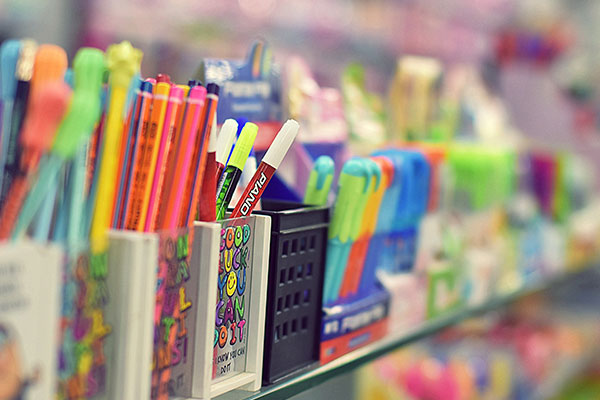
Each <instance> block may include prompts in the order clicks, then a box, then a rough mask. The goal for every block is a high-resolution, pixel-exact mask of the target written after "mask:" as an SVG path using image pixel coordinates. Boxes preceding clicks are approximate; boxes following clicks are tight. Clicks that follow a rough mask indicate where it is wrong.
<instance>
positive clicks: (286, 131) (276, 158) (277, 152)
mask: <svg viewBox="0 0 600 400" xmlns="http://www.w3.org/2000/svg"><path fill="white" fill-rule="evenodd" d="M299 128H300V126H299V125H298V123H297V122H296V121H294V120H293V119H290V120H288V121H287V122H286V123H285V124H283V126H282V127H281V130H280V131H279V133H278V134H277V136H276V137H275V140H273V143H271V147H269V150H267V153H266V154H265V156H264V157H263V159H262V161H261V162H260V165H259V166H258V168H257V169H256V172H255V173H254V176H252V179H251V180H250V182H249V183H248V186H246V189H245V190H244V193H243V194H242V197H240V200H239V201H238V203H237V204H236V206H235V209H234V210H233V213H232V214H231V216H230V217H229V218H238V217H243V216H246V215H250V213H251V212H252V210H254V207H256V204H257V203H258V200H259V199H260V196H262V194H263V192H264V191H265V188H266V187H267V184H268V183H269V181H270V180H271V178H272V177H273V174H274V173H275V171H276V170H277V168H278V167H279V164H281V161H282V160H283V157H285V155H286V154H287V152H288V150H289V149H290V147H291V146H292V143H294V139H296V135H297V134H298V129H299Z"/></svg>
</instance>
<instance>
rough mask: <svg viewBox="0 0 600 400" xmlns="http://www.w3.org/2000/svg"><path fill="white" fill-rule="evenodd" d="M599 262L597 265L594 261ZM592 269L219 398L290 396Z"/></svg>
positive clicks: (452, 314)
mask: <svg viewBox="0 0 600 400" xmlns="http://www.w3.org/2000/svg"><path fill="white" fill-rule="evenodd" d="M594 265H595V264H594ZM587 269H588V268H580V269H578V270H577V271H573V272H568V273H563V274H561V275H558V276H556V277H553V278H550V279H546V280H544V281H538V282H535V283H531V284H529V285H526V286H525V287H523V288H521V289H519V290H517V291H514V292H512V293H509V294H505V295H498V296H496V297H494V298H492V299H491V300H489V301H487V302H485V303H483V304H481V305H477V306H474V307H466V308H463V309H461V310H457V311H453V312H450V313H448V314H446V315H443V316H441V317H438V318H435V319H433V320H429V321H427V322H425V323H424V324H423V325H421V326H420V327H419V328H418V329H416V330H415V331H413V332H410V333H404V334H402V335H390V336H387V337H386V338H384V339H382V340H380V341H378V342H376V343H372V344H370V345H367V346H365V347H362V348H360V349H357V350H355V351H353V352H351V353H348V354H346V355H344V356H342V357H340V358H338V359H336V360H334V361H332V362H330V363H328V364H326V365H323V366H321V367H318V368H316V369H314V370H311V371H310V372H307V373H304V374H302V375H300V376H296V377H294V378H291V379H288V380H284V381H282V382H281V383H277V384H274V385H270V386H266V387H263V388H262V389H261V390H259V391H257V392H252V393H249V392H245V391H242V390H234V391H232V392H229V393H226V394H223V395H221V396H218V397H216V398H215V399H217V400H234V399H235V400H239V399H248V400H254V399H287V398H289V397H291V396H294V395H296V394H298V393H301V392H303V391H305V390H308V389H310V388H313V387H315V386H317V385H319V384H321V383H323V382H325V381H327V380H329V379H331V378H334V377H336V376H338V375H342V374H344V373H347V372H350V371H352V370H354V369H357V368H359V367H361V366H363V365H365V364H367V363H369V362H371V361H373V360H375V359H376V358H379V357H381V356H383V355H385V354H387V353H390V352H392V351H394V350H396V349H399V348H401V347H402V346H406V345H408V344H410V343H413V342H416V341H418V340H419V339H423V338H425V337H428V336H430V335H433V334H435V333H437V332H439V331H441V330H442V329H444V328H446V327H449V326H452V325H455V324H458V323H460V322H462V321H464V320H466V319H469V318H471V317H474V316H477V315H481V314H485V313H488V312H491V311H495V310H497V309H499V308H501V307H502V306H504V305H507V304H509V303H511V302H513V301H515V300H518V299H520V298H523V297H526V296H528V295H530V294H534V293H537V292H540V291H543V290H547V289H549V288H551V287H553V286H555V285H560V284H561V283H563V282H565V281H567V280H569V279H571V278H573V277H574V276H576V275H579V274H580V273H581V272H582V271H584V270H587Z"/></svg>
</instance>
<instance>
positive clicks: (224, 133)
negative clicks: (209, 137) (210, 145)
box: [215, 118, 238, 182]
mask: <svg viewBox="0 0 600 400" xmlns="http://www.w3.org/2000/svg"><path fill="white" fill-rule="evenodd" d="M237 128H238V123H237V122H236V120H234V119H231V118H230V119H227V120H225V122H223V126H222V127H221V131H220V132H219V137H218V138H217V154H216V162H217V168H216V171H215V174H216V175H215V177H216V181H217V182H218V181H219V179H220V178H221V174H222V173H223V170H224V169H225V164H227V157H229V153H231V148H232V147H233V142H234V141H235V136H236V132H237Z"/></svg>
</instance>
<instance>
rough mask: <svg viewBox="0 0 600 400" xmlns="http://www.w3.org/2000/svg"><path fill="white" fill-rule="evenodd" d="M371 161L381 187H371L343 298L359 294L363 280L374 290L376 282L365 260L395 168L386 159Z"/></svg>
mask: <svg viewBox="0 0 600 400" xmlns="http://www.w3.org/2000/svg"><path fill="white" fill-rule="evenodd" d="M369 161H371V162H372V163H373V164H374V165H375V166H376V167H377V168H378V170H379V171H380V173H381V178H380V179H381V181H380V184H379V185H371V188H370V193H369V198H368V200H367V205H366V206H365V211H364V213H363V217H362V222H361V227H360V230H359V234H358V238H357V240H356V241H355V242H354V244H353V245H352V249H351V250H350V256H349V257H348V270H349V271H350V272H351V273H347V274H346V276H345V280H344V283H343V284H342V293H341V296H342V297H348V296H351V295H355V294H357V292H358V288H359V284H360V283H361V281H363V280H365V281H368V282H369V283H367V287H369V288H372V287H373V286H374V282H375V269H374V268H371V267H372V265H368V266H367V265H365V260H366V256H367V251H368V247H369V242H370V239H371V237H372V235H373V232H375V226H376V224H377V215H378V213H379V206H380V205H381V200H382V199H383V194H384V193H385V190H386V189H387V188H388V187H389V185H390V183H391V180H392V177H393V174H394V166H393V164H392V163H391V162H390V160H389V159H387V158H386V157H373V158H372V159H369ZM372 168H374V167H372Z"/></svg>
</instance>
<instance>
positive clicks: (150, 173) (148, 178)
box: [128, 82, 171, 231]
mask: <svg viewBox="0 0 600 400" xmlns="http://www.w3.org/2000/svg"><path fill="white" fill-rule="evenodd" d="M170 90H171V85H170V84H168V83H166V82H160V83H157V84H156V86H155V88H154V99H153V100H152V112H151V115H150V125H149V126H148V134H147V140H146V149H145V152H144V156H143V158H142V159H141V160H140V161H141V163H140V170H139V172H140V173H139V175H137V176H136V180H137V183H138V186H137V189H136V190H135V191H134V196H133V201H132V207H133V208H132V213H131V218H132V220H131V225H129V226H128V229H134V230H137V231H143V230H144V226H145V224H146V215H147V214H148V201H149V200H150V192H151V190H152V179H153V178H154V170H155V168H156V159H157V158H158V150H159V145H160V139H161V136H162V131H163V125H164V122H165V113H166V110H167V104H168V102H169V91H170Z"/></svg>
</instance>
